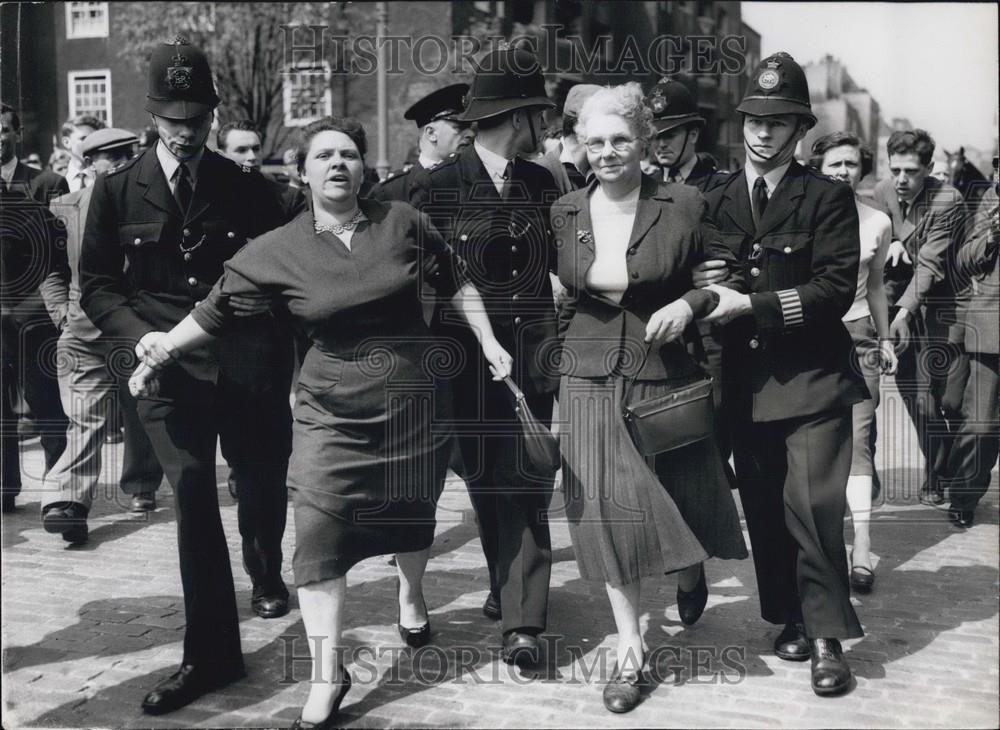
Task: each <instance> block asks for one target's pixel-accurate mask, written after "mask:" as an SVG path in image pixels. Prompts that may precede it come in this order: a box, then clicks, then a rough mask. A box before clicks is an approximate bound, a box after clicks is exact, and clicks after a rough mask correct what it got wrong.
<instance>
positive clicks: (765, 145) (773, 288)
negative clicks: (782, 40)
mask: <svg viewBox="0 0 1000 730" xmlns="http://www.w3.org/2000/svg"><path fill="white" fill-rule="evenodd" d="M737 111H738V112H740V113H741V114H742V115H743V141H744V147H745V149H746V167H745V168H744V169H743V170H739V171H738V172H735V173H733V174H732V175H730V176H729V178H728V179H727V180H726V181H725V182H724V183H722V184H720V185H719V186H717V187H716V188H715V189H713V190H711V191H709V192H708V194H707V195H706V198H707V200H708V204H709V212H710V214H711V215H712V217H713V218H714V220H715V221H716V222H717V223H718V226H719V230H720V234H721V236H722V243H723V244H724V245H725V246H726V247H727V248H728V249H730V250H731V252H732V253H733V255H734V256H735V257H736V258H737V260H738V261H739V262H740V271H739V273H740V274H741V275H742V276H741V278H742V284H743V288H744V291H745V292H747V293H737V292H735V291H733V290H732V289H726V288H723V287H719V286H712V288H713V289H715V290H716V291H717V292H718V293H719V295H720V302H719V306H718V308H717V309H716V310H715V311H714V312H713V313H712V314H711V315H710V317H709V319H710V320H713V321H719V322H727V321H728V322H729V324H728V326H727V327H726V332H725V345H724V349H723V375H724V388H725V389H726V392H725V395H724V398H725V399H726V403H727V408H728V409H729V412H730V414H731V418H732V420H733V451H734V455H735V463H736V476H737V479H738V483H739V489H740V497H741V499H742V503H743V509H744V513H745V515H746V519H747V528H748V530H749V532H750V541H751V544H752V546H753V557H754V564H755V567H756V571H757V586H758V593H759V596H760V604H761V615H762V616H763V618H764V619H765V620H766V621H769V622H771V623H775V624H782V625H784V629H783V630H782V631H781V633H780V635H779V636H778V638H777V641H776V642H775V653H776V654H777V655H778V656H779V657H780V658H782V659H786V660H789V661H804V660H806V659H809V658H810V657H811V658H812V686H813V690H814V691H815V692H816V693H817V694H819V695H833V694H838V693H841V692H844V691H845V690H847V689H848V687H849V686H850V682H851V670H850V667H849V666H848V664H847V662H846V660H845V659H844V656H843V653H842V651H841V647H840V641H839V640H840V639H845V638H855V637H859V636H862V630H861V625H860V623H859V622H858V617H857V615H856V614H855V612H854V608H853V607H852V606H851V601H850V587H849V585H848V573H847V553H846V550H845V547H844V525H843V521H844V510H845V499H846V498H845V489H846V486H847V477H848V474H849V471H850V466H851V407H852V406H853V404H854V403H857V402H859V401H861V400H862V399H863V398H864V397H866V390H865V386H864V383H863V381H862V380H861V378H860V375H859V374H858V373H859V372H860V371H859V370H858V368H857V363H856V362H855V361H854V354H853V348H852V345H851V338H850V335H849V334H848V333H847V330H846V329H845V327H844V325H843V323H842V322H841V317H842V316H843V315H844V313H845V312H847V310H848V308H849V307H850V305H851V302H852V301H853V299H854V290H855V287H856V286H857V275H858V260H859V251H860V242H859V239H858V214H857V211H856V209H855V205H854V199H853V195H852V192H851V189H850V187H849V186H847V185H844V184H842V183H839V182H836V181H834V180H832V179H830V178H827V177H825V176H822V175H820V174H819V173H816V172H813V171H811V170H809V169H807V168H805V167H803V166H802V165H800V164H799V163H798V162H796V161H795V159H794V152H795V145H796V143H797V142H798V141H799V140H801V139H802V138H803V137H804V136H805V134H806V132H807V131H808V130H809V129H810V128H811V127H812V126H813V125H814V124H815V123H816V117H815V116H814V115H813V113H812V110H811V107H810V105H809V89H808V86H807V84H806V78H805V74H804V73H803V71H802V69H801V67H800V66H799V65H798V64H797V63H796V62H795V61H794V59H792V57H791V56H789V55H788V54H786V53H777V54H774V55H773V56H770V57H768V58H766V59H764V60H763V61H762V62H761V65H760V66H759V67H758V69H757V70H756V72H755V73H754V76H753V80H752V82H751V83H750V85H749V88H748V90H747V93H746V95H745V96H744V98H743V101H742V102H741V103H740V105H739V106H738V107H737Z"/></svg>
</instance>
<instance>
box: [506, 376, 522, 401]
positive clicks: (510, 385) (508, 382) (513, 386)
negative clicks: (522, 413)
mask: <svg viewBox="0 0 1000 730" xmlns="http://www.w3.org/2000/svg"><path fill="white" fill-rule="evenodd" d="M503 382H504V385H506V386H507V387H508V388H510V392H511V393H512V394H513V395H514V400H515V401H516V402H517V403H518V404H520V403H521V402H522V401H523V400H524V391H522V390H521V389H520V388H518V387H517V383H515V382H514V381H513V380H512V379H511V377H510V376H509V375H508V376H507V377H505V378H504V379H503Z"/></svg>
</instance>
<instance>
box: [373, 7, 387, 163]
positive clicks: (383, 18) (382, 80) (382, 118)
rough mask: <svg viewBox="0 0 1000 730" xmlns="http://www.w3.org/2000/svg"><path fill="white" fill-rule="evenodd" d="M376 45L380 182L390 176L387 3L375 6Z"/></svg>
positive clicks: (377, 161)
mask: <svg viewBox="0 0 1000 730" xmlns="http://www.w3.org/2000/svg"><path fill="white" fill-rule="evenodd" d="M375 17H376V31H375V35H376V43H377V44H378V46H377V47H378V73H377V79H378V159H377V160H376V161H375V170H376V171H377V172H378V176H379V179H380V180H384V179H385V177H386V175H388V174H389V100H388V83H387V81H388V80H387V79H386V67H387V66H388V65H389V58H388V50H387V47H386V42H385V37H386V35H388V32H389V8H388V6H387V4H386V3H385V2H380V3H378V4H377V5H376V6H375Z"/></svg>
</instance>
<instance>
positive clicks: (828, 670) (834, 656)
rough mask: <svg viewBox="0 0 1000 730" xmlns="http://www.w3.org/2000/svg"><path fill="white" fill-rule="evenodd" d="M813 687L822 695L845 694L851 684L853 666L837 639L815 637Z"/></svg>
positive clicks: (814, 690) (813, 647)
mask: <svg viewBox="0 0 1000 730" xmlns="http://www.w3.org/2000/svg"><path fill="white" fill-rule="evenodd" d="M809 643H810V644H812V688H813V692H815V693H816V694H818V695H819V696H820V697H831V696H833V695H839V694H843V693H844V691H845V690H847V688H848V687H850V686H851V667H850V665H848V663H847V660H846V659H844V653H843V651H841V649H840V642H839V641H837V640H836V639H813V640H812V641H811V642H809Z"/></svg>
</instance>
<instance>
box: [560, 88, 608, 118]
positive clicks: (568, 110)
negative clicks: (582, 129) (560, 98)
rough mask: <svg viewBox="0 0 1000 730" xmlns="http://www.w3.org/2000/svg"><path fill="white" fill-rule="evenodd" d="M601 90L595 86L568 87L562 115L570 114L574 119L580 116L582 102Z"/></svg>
mask: <svg viewBox="0 0 1000 730" xmlns="http://www.w3.org/2000/svg"><path fill="white" fill-rule="evenodd" d="M600 90H601V87H600V86H598V85H597V84H576V85H575V86H572V87H570V90H569V91H568V92H567V94H566V103H564V104H563V114H570V115H572V116H574V117H578V116H580V109H582V108H583V102H585V101H587V99H589V98H590V97H592V96H593V95H594V94H596V93H597V92H598V91H600Z"/></svg>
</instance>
